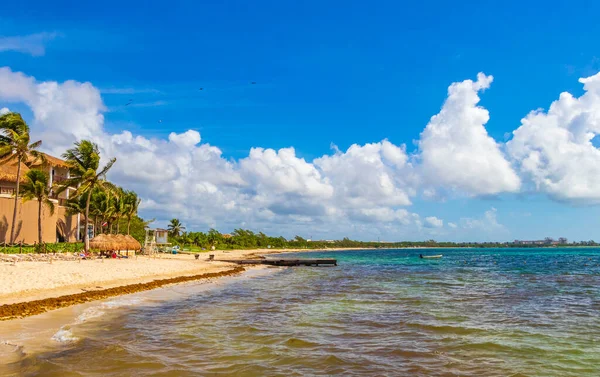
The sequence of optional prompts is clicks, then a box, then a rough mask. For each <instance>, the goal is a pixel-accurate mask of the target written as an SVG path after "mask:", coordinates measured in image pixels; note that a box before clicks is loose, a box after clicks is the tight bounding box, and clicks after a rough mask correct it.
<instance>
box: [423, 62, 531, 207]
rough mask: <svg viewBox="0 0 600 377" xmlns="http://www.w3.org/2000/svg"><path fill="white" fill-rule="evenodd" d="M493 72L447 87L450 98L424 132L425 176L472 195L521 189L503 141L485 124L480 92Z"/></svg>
mask: <svg viewBox="0 0 600 377" xmlns="http://www.w3.org/2000/svg"><path fill="white" fill-rule="evenodd" d="M492 80H493V77H492V76H486V75H484V74H483V73H479V74H478V75H477V81H475V82H473V81H472V80H465V81H462V82H458V83H453V84H452V85H450V87H449V88H448V98H447V99H446V102H445V103H444V105H443V107H442V109H441V111H440V112H439V114H437V115H435V116H433V117H432V118H431V120H430V122H429V124H428V125H427V127H426V128H425V130H424V131H423V132H422V133H421V139H420V140H419V142H418V145H419V159H420V161H421V163H422V166H421V168H422V170H423V174H424V176H425V179H426V182H427V183H428V184H430V185H432V186H442V187H451V188H454V189H457V190H460V191H464V192H466V193H467V194H471V195H490V194H497V193H500V192H515V191H518V190H519V187H520V180H519V177H518V176H517V175H516V173H515V172H514V171H513V169H512V168H511V166H510V164H509V163H508V161H507V160H506V159H505V158H504V155H503V154H502V151H501V150H500V147H499V145H498V144H497V143H496V142H495V141H494V139H492V138H491V137H490V136H489V135H488V134H487V131H486V129H485V124H486V123H487V121H488V120H489V114H488V111H487V110H486V109H485V108H483V107H480V106H477V104H478V103H479V96H478V92H479V91H482V90H484V89H487V88H489V86H490V84H491V82H492Z"/></svg>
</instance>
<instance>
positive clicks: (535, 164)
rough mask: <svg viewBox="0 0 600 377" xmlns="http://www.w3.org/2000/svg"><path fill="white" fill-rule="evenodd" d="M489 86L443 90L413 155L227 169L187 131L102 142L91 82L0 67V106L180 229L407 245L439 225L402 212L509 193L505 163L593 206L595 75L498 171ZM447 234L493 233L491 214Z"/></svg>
mask: <svg viewBox="0 0 600 377" xmlns="http://www.w3.org/2000/svg"><path fill="white" fill-rule="evenodd" d="M491 82H492V77H491V76H486V75H484V74H479V75H478V77H477V80H476V81H472V80H465V81H462V82H458V83H453V84H452V85H450V87H449V89H448V98H447V99H446V101H445V103H444V104H443V106H442V109H441V110H440V112H439V114H437V115H435V116H433V117H432V118H431V121H430V122H429V123H428V124H427V126H426V128H425V130H424V131H423V132H422V133H421V136H420V139H419V140H418V141H417V145H418V148H417V150H416V151H415V152H414V153H409V152H407V150H406V146H405V145H404V144H395V143H393V142H392V141H390V140H382V141H380V142H375V143H367V144H363V145H360V144H354V145H351V146H350V147H349V148H348V149H347V150H345V151H343V150H339V149H338V148H337V147H335V146H334V147H333V152H331V153H330V154H326V155H324V156H321V157H319V158H316V159H314V160H312V161H309V160H306V159H304V158H301V157H300V156H298V155H297V152H296V150H295V149H294V148H293V147H289V148H282V149H279V150H275V149H270V148H263V147H255V148H252V149H251V150H250V151H249V153H248V156H247V157H244V158H241V159H239V160H233V159H228V158H225V157H224V156H223V153H222V151H221V149H219V148H218V147H217V146H214V145H211V144H210V143H208V142H206V141H205V140H202V137H201V135H200V133H199V132H197V131H194V130H188V131H185V132H173V133H171V134H169V136H168V137H167V138H166V139H165V138H149V137H146V136H144V135H135V134H133V133H132V132H130V131H127V130H123V131H120V132H118V133H109V132H108V131H107V130H106V129H105V128H104V122H105V119H104V114H105V113H106V111H107V109H106V107H105V105H104V103H103V100H102V97H101V93H100V91H99V90H98V89H97V88H96V87H95V86H94V85H92V84H91V83H82V82H77V81H66V82H62V83H58V82H53V81H45V82H39V81H37V80H36V79H35V78H33V77H31V76H27V75H25V74H23V73H20V72H13V71H12V70H11V69H10V68H6V67H5V68H0V101H3V102H6V103H8V104H10V103H25V104H26V105H28V106H29V108H30V109H31V111H32V114H33V119H32V120H31V126H32V130H33V132H34V133H35V135H36V136H35V137H36V139H37V138H41V139H42V140H43V141H44V148H45V149H46V150H47V151H48V152H50V153H52V154H54V155H60V154H62V153H63V152H64V151H65V149H67V148H69V147H71V146H72V143H73V142H74V141H76V140H80V139H84V138H86V139H91V140H93V141H94V142H96V143H98V145H99V146H100V148H101V152H102V155H103V158H104V159H105V160H106V159H107V158H110V157H117V159H118V163H117V164H116V165H115V166H114V168H113V169H112V171H111V172H110V179H112V180H114V181H115V182H116V183H117V184H120V185H123V186H125V187H128V188H131V189H134V190H136V191H137V192H138V193H139V194H140V195H141V197H142V198H143V202H142V210H143V212H142V213H143V215H144V216H147V217H156V218H157V219H159V220H163V221H164V220H168V219H169V218H172V217H179V218H181V219H182V220H183V221H185V222H186V223H187V225H188V226H189V227H190V228H192V229H193V228H194V227H206V226H219V227H223V228H225V229H229V228H233V227H239V226H247V227H254V228H255V229H263V230H264V231H269V230H272V231H273V232H274V233H282V232H290V233H296V234H297V232H301V231H307V232H308V231H310V232H314V233H317V232H318V231H320V232H322V234H324V235H326V236H325V237H327V235H329V236H331V235H332V234H338V235H339V234H340V233H341V232H357V233H358V234H369V235H373V236H374V237H378V236H379V235H384V233H381V232H385V235H395V236H400V235H404V236H405V237H406V236H408V237H411V236H412V237H413V238H414V235H415V234H418V232H420V231H421V230H423V228H428V230H426V232H429V233H431V232H433V231H434V230H433V229H435V228H443V226H444V222H443V220H442V219H439V218H438V217H435V216H430V217H426V218H421V217H420V216H419V215H418V214H416V213H411V212H410V211H409V210H408V209H406V207H408V206H410V205H411V204H412V202H413V201H414V200H416V199H417V198H418V195H417V194H418V193H419V192H420V193H422V195H423V197H426V198H429V199H435V200H439V199H440V198H443V197H444V195H443V192H444V191H447V190H448V188H450V190H451V191H456V192H462V193H466V194H468V195H491V194H497V193H501V192H515V191H517V190H519V188H520V186H521V179H520V178H519V176H517V174H516V172H515V170H513V168H512V165H511V163H512V164H514V166H516V169H517V171H518V172H519V173H521V174H522V175H523V177H525V178H526V179H525V181H524V182H525V184H526V185H532V186H533V187H534V188H537V189H538V190H540V191H543V192H547V193H549V194H550V195H552V196H553V197H556V198H558V199H562V200H574V199H581V200H587V201H592V202H598V201H600V194H598V193H600V178H598V177H600V171H599V170H600V168H599V166H600V153H599V152H598V149H597V148H595V147H594V144H593V138H594V137H595V135H597V133H598V131H599V128H600V122H599V120H598V119H599V118H598V117H599V110H596V109H597V108H600V107H599V106H597V105H598V101H599V98H600V76H598V75H596V76H593V77H590V78H586V79H582V80H581V82H582V83H583V84H584V89H585V90H586V92H585V94H584V95H582V96H581V97H579V98H574V97H573V96H571V95H570V94H568V93H563V94H561V96H560V98H559V99H558V100H557V101H556V102H554V103H553V104H552V105H551V107H550V109H549V110H548V112H546V113H545V112H542V111H535V112H532V113H530V114H529V115H528V116H527V117H526V118H524V119H523V121H522V124H521V127H519V129H517V130H516V131H515V132H514V136H513V138H512V140H510V141H509V142H508V144H507V145H506V150H507V151H508V156H509V157H510V163H509V161H508V160H507V158H505V155H504V152H503V151H504V146H502V145H500V144H498V143H496V142H495V141H494V140H493V139H492V138H491V137H490V136H489V135H488V134H487V131H486V130H485V124H486V123H487V121H488V119H489V114H488V112H487V110H486V109H484V108H482V107H480V106H478V103H479V93H480V92H481V91H482V90H484V89H486V88H488V87H489V86H490V84H491ZM3 104H4V103H3ZM2 111H8V110H7V109H6V108H3V109H2V110H0V112H2ZM448 227H449V228H451V229H457V228H459V227H460V228H461V229H463V230H465V229H473V230H480V229H487V230H490V229H491V230H496V231H504V230H505V228H504V227H503V226H502V225H501V224H499V223H498V221H497V217H496V209H495V208H492V209H490V210H489V211H487V212H486V213H485V214H484V215H483V216H482V217H481V218H471V217H465V218H462V219H461V220H460V221H459V222H458V224H457V223H456V222H451V223H448ZM315 230H316V231H315ZM317 234H318V233H317ZM352 234H353V233H349V234H347V235H349V236H352Z"/></svg>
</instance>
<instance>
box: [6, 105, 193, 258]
mask: <svg viewBox="0 0 600 377" xmlns="http://www.w3.org/2000/svg"><path fill="white" fill-rule="evenodd" d="M29 133H30V129H29V126H28V125H27V123H26V122H25V121H24V120H23V118H22V117H21V115H20V114H18V113H12V112H11V113H8V114H4V115H2V116H0V164H14V165H15V166H16V171H17V173H16V189H15V206H14V212H13V221H12V225H11V235H10V244H14V242H15V224H17V213H18V205H19V202H20V199H21V200H22V201H23V202H26V201H30V200H37V201H38V240H39V244H42V240H43V234H42V231H43V230H42V226H41V224H42V217H43V207H46V208H48V210H49V212H50V214H52V213H53V212H54V206H55V200H53V199H54V198H57V197H58V194H60V193H61V192H64V191H66V190H69V199H68V200H67V201H66V202H65V203H63V204H64V205H65V206H66V208H67V213H68V214H69V215H76V214H81V215H83V216H84V219H85V227H84V229H88V225H89V224H90V223H93V224H94V229H95V230H96V233H115V234H117V233H124V234H130V235H132V236H133V237H135V238H136V239H137V240H138V241H140V242H143V240H144V237H145V228H146V227H147V225H148V223H149V222H145V221H144V220H143V219H141V218H139V217H138V216H137V213H138V208H139V205H140V202H141V199H140V198H139V197H138V195H137V194H136V193H135V192H134V191H131V190H126V189H124V188H122V187H119V186H117V185H115V184H113V183H111V182H109V181H108V180H107V178H106V174H107V173H108V171H109V170H110V169H111V168H112V166H113V165H114V164H115V162H116V159H114V158H113V159H110V160H108V162H107V163H106V164H105V165H103V166H101V165H100V160H101V159H100V150H99V148H98V145H96V144H95V143H93V142H92V141H89V140H81V141H78V142H76V143H75V144H74V146H73V147H72V148H70V149H68V150H67V151H66V152H65V153H64V154H63V155H62V157H63V158H64V159H65V162H66V163H67V165H68V168H69V178H67V179H66V180H63V181H62V182H60V183H59V184H54V185H52V186H51V185H50V177H49V176H48V174H47V173H46V172H42V171H41V170H38V169H36V168H35V167H38V166H41V165H43V163H44V162H45V161H46V158H45V155H44V154H43V153H41V152H40V151H38V149H39V147H40V146H41V144H42V141H36V142H33V143H32V142H31V141H30V134H29ZM23 166H26V167H27V168H29V170H28V171H27V172H26V173H25V177H22V174H23V172H22V171H21V170H22V169H21V168H22V167H23ZM184 229H185V228H180V231H181V230H184ZM88 238H89V234H88V232H87V231H84V232H83V241H84V248H85V250H86V251H87V250H88V249H89V239H88ZM20 249H21V248H20ZM62 249H64V247H63V248H62Z"/></svg>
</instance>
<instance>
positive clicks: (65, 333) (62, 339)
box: [52, 326, 79, 343]
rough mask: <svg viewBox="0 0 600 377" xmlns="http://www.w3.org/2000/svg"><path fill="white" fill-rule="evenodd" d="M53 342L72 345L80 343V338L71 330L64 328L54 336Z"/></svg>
mask: <svg viewBox="0 0 600 377" xmlns="http://www.w3.org/2000/svg"><path fill="white" fill-rule="evenodd" d="M52 340H54V341H55V342H59V343H72V342H76V341H78V340H79V338H77V337H76V336H74V335H73V333H72V332H71V330H70V329H69V328H65V327H64V326H63V327H61V328H60V330H58V331H57V332H56V334H54V335H52Z"/></svg>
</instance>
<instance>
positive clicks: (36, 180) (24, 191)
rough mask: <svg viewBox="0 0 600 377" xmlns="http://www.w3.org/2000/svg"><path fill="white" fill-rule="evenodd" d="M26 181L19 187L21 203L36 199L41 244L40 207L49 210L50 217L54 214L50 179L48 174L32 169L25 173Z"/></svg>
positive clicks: (41, 241) (40, 241) (39, 241)
mask: <svg viewBox="0 0 600 377" xmlns="http://www.w3.org/2000/svg"><path fill="white" fill-rule="evenodd" d="M25 176H26V177H27V181H26V182H25V183H23V186H22V187H21V195H22V196H23V202H26V201H29V200H33V199H37V201H38V243H39V245H41V244H42V243H43V238H42V206H43V205H46V206H47V207H48V209H49V210H50V215H53V214H54V203H53V202H52V201H51V200H50V192H51V189H50V185H49V182H50V178H49V177H48V174H47V173H45V172H43V171H41V170H36V169H32V170H29V171H28V172H27V173H25Z"/></svg>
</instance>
